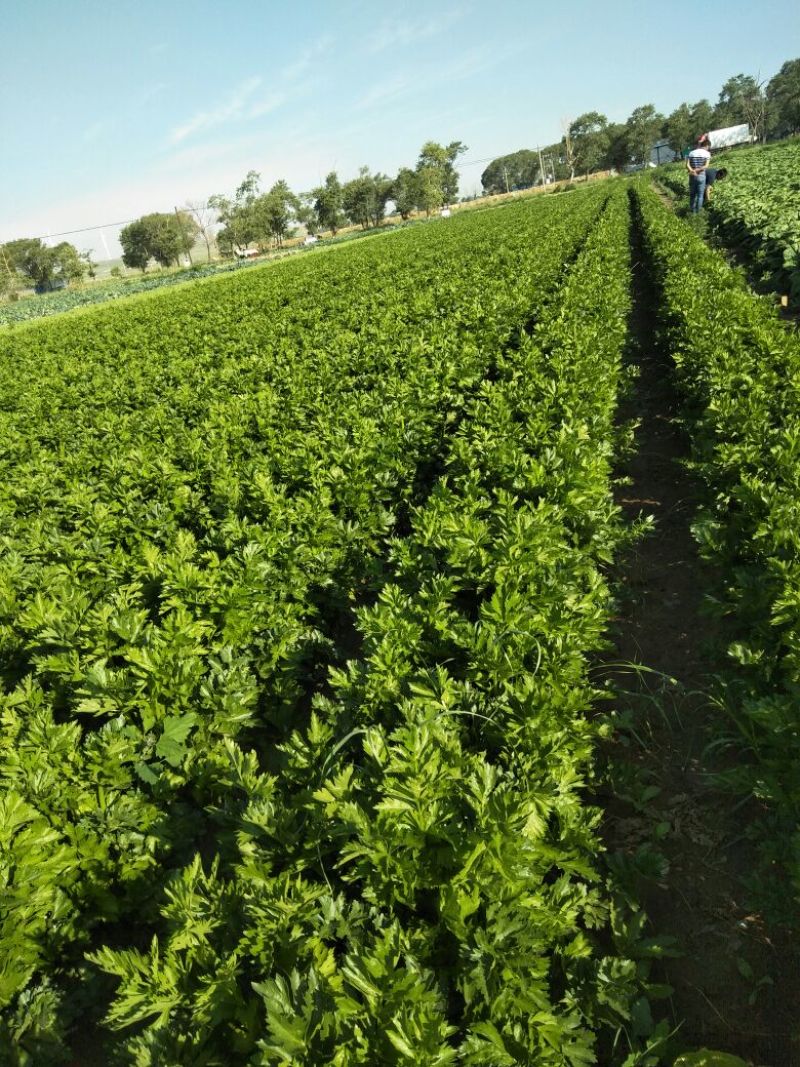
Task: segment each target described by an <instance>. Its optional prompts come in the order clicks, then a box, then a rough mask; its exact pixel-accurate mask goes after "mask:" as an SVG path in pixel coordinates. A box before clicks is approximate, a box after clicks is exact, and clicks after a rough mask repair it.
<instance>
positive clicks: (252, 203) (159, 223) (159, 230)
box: [119, 141, 466, 270]
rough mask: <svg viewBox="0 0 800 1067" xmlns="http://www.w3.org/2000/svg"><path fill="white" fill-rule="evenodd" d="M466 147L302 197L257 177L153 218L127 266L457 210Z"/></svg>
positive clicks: (142, 226) (128, 242) (425, 153)
mask: <svg viewBox="0 0 800 1067" xmlns="http://www.w3.org/2000/svg"><path fill="white" fill-rule="evenodd" d="M465 151H466V145H464V144H462V143H461V141H453V142H451V143H450V144H448V145H440V144H437V143H436V142H435V141H427V142H426V143H425V144H424V145H423V146H422V149H421V150H420V154H419V158H418V160H417V164H416V166H415V167H414V168H411V167H401V169H400V170H399V171H398V173H397V174H396V175H395V176H394V177H389V176H388V175H386V174H381V173H371V172H370V169H369V167H361V168H360V170H359V172H358V174H357V175H356V176H355V177H354V178H352V179H351V180H350V181H347V182H344V183H343V182H341V181H340V179H339V176H338V174H337V173H336V171H331V172H330V174H328V175H327V177H326V178H325V180H324V182H323V183H322V184H321V185H319V186H317V187H316V188H314V189H311V190H310V191H308V192H305V193H295V192H293V191H292V189H291V188H290V187H289V185H288V183H287V182H285V181H283V180H280V181H277V182H275V183H274V184H273V185H272V186H271V187H270V188H269V189H267V190H265V191H264V190H262V189H261V184H260V183H261V175H260V174H258V173H257V172H256V171H254V170H251V171H249V172H248V173H247V175H246V176H245V178H244V180H243V181H242V182H241V184H240V185H239V186H238V187H237V189H236V190H235V192H234V193H233V194H230V195H229V194H224V193H215V194H214V195H212V196H210V197H209V198H208V202H207V203H205V204H191V203H190V204H187V205H186V206H185V207H184V209H183V210H181V211H176V212H175V213H174V214H172V215H170V214H161V215H159V214H155V215H146V216H144V217H143V218H141V219H138V220H137V221H136V222H133V223H131V224H130V225H129V226H126V227H125V229H123V230H122V232H121V233H120V238H119V240H120V244H121V245H122V259H123V262H124V263H125V265H126V266H128V267H139V268H140V269H142V270H144V269H146V267H147V264H148V263H149V262H150V260H153V259H154V260H155V261H156V262H157V263H160V264H162V265H165V266H166V265H168V264H170V263H174V262H178V261H179V259H180V256H181V255H182V254H184V253H186V252H187V251H188V250H189V249H190V248H191V247H192V246H193V245H194V244H195V242H196V241H197V240H198V239H199V238H201V237H202V239H203V240H204V241H205V244H206V249H207V256H208V258H209V259H210V258H211V241H212V239H213V240H215V241H216V244H217V248H218V250H219V251H220V253H221V254H222V255H225V256H231V255H235V254H237V253H239V252H241V251H242V250H243V249H245V248H248V247H250V246H251V245H256V246H257V247H258V248H259V249H260V250H262V251H263V250H266V249H268V248H274V247H278V248H279V247H280V246H281V245H282V244H283V242H284V241H285V240H286V238H287V237H288V236H290V235H291V234H292V233H293V232H294V231H295V229H296V227H298V226H303V227H304V228H305V230H306V231H307V232H308V233H310V234H317V233H321V232H322V231H328V232H330V233H332V234H334V235H335V234H336V233H337V232H338V231H339V230H340V229H341V228H342V227H343V226H346V225H348V224H349V225H354V226H361V227H363V228H364V229H368V228H369V227H372V226H379V225H380V224H381V222H382V220H383V218H384V216H385V214H386V209H387V205H388V204H389V203H390V202H392V203H394V206H395V210H396V211H397V212H398V213H399V214H400V215H401V216H402V218H404V219H406V218H408V217H409V215H410V214H411V212H412V211H414V210H420V211H425V212H426V213H428V214H430V213H431V212H432V211H435V210H437V209H438V208H440V207H443V206H444V205H445V204H448V203H451V202H452V201H453V200H454V199H455V198H456V196H457V194H458V174H457V172H456V169H455V161H456V159H457V158H458V156H459V155H461V153H462V152H465Z"/></svg>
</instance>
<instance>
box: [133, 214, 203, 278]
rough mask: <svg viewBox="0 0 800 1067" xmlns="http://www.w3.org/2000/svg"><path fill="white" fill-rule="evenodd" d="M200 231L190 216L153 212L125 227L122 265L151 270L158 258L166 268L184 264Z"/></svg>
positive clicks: (158, 261)
mask: <svg viewBox="0 0 800 1067" xmlns="http://www.w3.org/2000/svg"><path fill="white" fill-rule="evenodd" d="M196 233H197V230H196V225H195V223H194V221H193V220H192V218H191V216H189V215H188V214H185V213H183V214H179V215H175V214H174V213H172V212H159V211H156V212H152V213H151V214H150V215H143V216H142V217H141V218H140V219H137V220H136V221H135V222H132V223H130V224H129V225H128V226H125V227H124V229H123V230H122V232H121V233H120V235H119V243H120V244H121V245H122V262H123V263H124V264H125V266H126V267H135V268H137V269H139V270H141V271H145V270H147V264H148V263H149V262H150V260H151V259H154V260H155V261H156V262H157V263H159V264H160V265H161V266H162V267H168V266H169V265H170V264H171V263H180V257H181V255H183V254H185V253H186V249H187V248H191V246H192V243H193V241H194V237H195V236H196Z"/></svg>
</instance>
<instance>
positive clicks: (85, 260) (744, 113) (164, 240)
mask: <svg viewBox="0 0 800 1067" xmlns="http://www.w3.org/2000/svg"><path fill="white" fill-rule="evenodd" d="M740 122H747V123H748V124H749V126H750V129H751V132H752V134H753V136H754V138H755V139H756V140H762V141H763V140H767V139H772V138H779V137H786V136H790V135H792V134H795V133H798V132H800V59H792V60H789V61H787V62H786V63H784V64H783V66H782V67H781V69H780V71H778V73H777V74H776V75H775V76H774V77H773V78H772V79H771V80H770V81H769V82H765V81H760V80H759V79H758V78H756V77H753V76H752V75H747V74H737V75H735V77H732V78H729V79H728V80H727V81H726V82H725V84H724V85H723V86H722V89H721V90H720V93H719V98H718V100H717V103H716V104H711V103H709V101H708V100H705V99H704V100H699V101H697V102H696V103H693V104H690V103H683V104H681V105H680V106H679V107H677V108H675V110H674V111H673V112H672V113H671V114H670V115H666V116H665V115H662V114H661V113H659V112H658V111H657V110H656V108H655V107H654V105H653V104H645V105H643V106H641V107H637V108H635V109H634V110H633V112H632V113H631V115H630V116H629V117H628V119H627V120H626V121H625V122H624V123H615V122H609V121H608V119H607V118H606V116H605V115H603V114H602V113H601V112H598V111H587V112H586V113H584V114H583V115H579V116H578V118H576V119H574V120H573V121H571V122H569V123H568V124H566V126H565V128H564V131H563V136H562V138H561V140H559V141H557V142H555V143H554V144H551V145H547V146H545V147H544V148H542V149H541V150H536V151H533V150H531V149H521V150H520V151H518V152H512V153H510V154H508V155H505V156H500V157H498V158H497V159H494V160H493V161H492V162H491V163H490V164H489V166H488V167H487V168H486V169H485V170H484V172H483V174H482V175H481V184H482V186H483V191H484V193H486V194H492V193H500V192H505V191H507V190H510V189H519V188H527V187H528V186H531V185H535V184H539V183H542V182H544V181H546V180H548V179H549V178H552V179H556V180H558V179H565V178H574V177H575V176H576V174H590V173H592V172H594V171H598V170H607V169H611V168H615V169H617V170H622V169H623V168H624V167H626V166H628V165H629V164H640V165H641V164H645V163H647V162H648V161H649V159H650V153H651V150H652V146H653V145H654V144H655V143H656V142H657V141H659V140H662V141H665V142H666V144H667V145H668V146H669V147H670V148H671V149H672V150H673V151H674V152H676V153H678V154H680V153H681V152H682V151H683V150H684V149H685V148H686V147H687V146H688V145H690V144H691V143H692V141H693V140H694V138H695V137H696V136H697V134H698V133H702V132H705V131H707V130H710V129H715V128H719V127H724V126H730V125H736V124H738V123H740ZM466 150H467V149H466V145H464V144H463V143H462V142H461V141H452V142H451V143H450V144H448V145H442V144H438V143H437V142H435V141H427V142H426V143H425V144H424V145H423V146H422V148H421V150H420V153H419V157H418V159H417V162H416V165H415V166H413V167H408V166H406V167H401V168H400V169H399V171H398V172H397V174H395V175H394V176H393V177H390V176H389V175H386V174H382V173H380V172H377V173H372V172H371V171H370V169H369V167H366V166H364V167H361V168H360V170H359V172H358V174H357V175H356V176H355V177H354V178H352V179H350V180H349V181H346V182H342V181H341V180H340V179H339V176H338V174H337V172H336V171H331V172H330V173H329V174H328V175H327V177H326V178H325V180H324V181H323V182H322V184H321V185H319V186H317V187H316V188H314V189H311V190H309V191H308V192H305V193H295V192H293V191H292V190H291V189H290V188H289V185H288V184H287V183H286V182H285V181H282V180H281V181H277V182H275V183H274V184H273V185H272V186H271V187H270V188H269V189H267V190H266V191H262V189H261V186H260V182H261V176H260V175H259V174H258V173H257V172H256V171H252V170H251V171H249V172H248V174H247V175H246V176H245V178H244V179H243V181H242V182H241V184H240V185H239V186H238V187H237V189H236V190H235V192H234V193H232V194H230V195H228V194H221V193H215V194H214V195H213V196H210V197H209V198H208V201H207V202H206V203H187V204H186V205H184V207H183V208H181V209H180V210H176V211H175V212H153V213H150V214H148V215H143V216H142V217H141V218H139V219H137V220H136V221H135V222H132V223H130V224H129V225H127V226H125V227H124V229H123V230H122V231H121V233H120V238H119V240H120V244H121V246H122V253H123V254H122V260H123V262H124V263H125V265H126V266H127V267H131V268H136V269H139V270H142V271H144V270H146V269H147V267H148V265H149V264H150V263H152V262H156V263H157V264H159V265H160V266H165V267H166V266H170V265H172V264H176V263H180V262H181V260H182V258H183V257H184V256H188V257H189V259H190V260H191V250H192V248H193V247H194V246H195V244H196V243H197V242H198V240H200V239H202V240H203V241H204V242H205V245H206V254H207V258H208V259H209V260H210V259H211V246H212V241H216V244H217V248H218V249H219V251H220V253H221V254H222V255H228V256H230V255H234V254H236V253H237V252H239V251H241V250H242V249H244V248H247V247H249V246H251V245H255V246H256V247H258V248H259V249H260V250H266V249H267V248H271V247H276V246H278V247H280V245H281V244H283V242H284V240H285V239H286V238H287V236H288V235H290V234H291V233H292V232H293V231H294V229H295V227H297V226H303V227H305V229H306V230H307V232H308V233H311V234H317V233H321V232H323V231H326V232H329V233H332V234H334V235H335V234H336V233H337V231H338V230H339V229H341V228H342V227H343V226H346V225H348V224H350V225H355V226H362V227H363V228H364V229H367V228H369V227H372V226H379V225H380V223H381V222H382V220H383V218H384V216H385V214H386V210H387V206H388V204H389V203H393V204H394V208H395V210H396V211H397V212H398V214H399V215H400V216H401V217H402V218H403V219H407V218H408V217H409V216H410V214H411V213H412V212H413V211H424V212H425V213H426V214H430V213H431V212H433V211H436V210H438V209H439V208H441V207H443V206H445V205H447V204H450V203H452V202H453V201H454V200H456V199H457V195H458V173H457V170H456V160H457V159H458V157H459V156H460V155H461V154H462V153H464V152H465V151H466ZM87 274H88V275H89V276H90V277H93V276H94V264H93V263H92V261H91V257H90V255H89V253H88V252H82V253H81V252H78V250H77V249H76V248H75V247H74V246H73V245H71V244H69V243H68V242H66V241H62V242H61V243H60V244H58V245H56V246H55V247H53V248H50V247H48V246H47V245H46V244H45V243H44V242H43V241H42V240H40V239H38V238H21V239H19V240H16V241H8V242H7V243H6V244H4V245H0V294H3V293H11V294H13V293H14V292H15V291H16V290H17V289H19V288H20V287H22V286H32V287H35V288H36V289H37V290H38V291H40V292H41V291H45V290H47V289H50V288H56V287H59V286H61V285H66V284H68V283H69V282H73V281H78V280H80V279H82V278H84V277H85V276H86V275H87Z"/></svg>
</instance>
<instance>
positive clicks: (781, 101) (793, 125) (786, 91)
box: [767, 59, 800, 137]
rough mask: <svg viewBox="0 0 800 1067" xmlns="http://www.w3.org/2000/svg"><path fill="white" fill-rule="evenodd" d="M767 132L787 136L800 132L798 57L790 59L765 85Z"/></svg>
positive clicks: (799, 71) (799, 69)
mask: <svg viewBox="0 0 800 1067" xmlns="http://www.w3.org/2000/svg"><path fill="white" fill-rule="evenodd" d="M767 100H768V102H769V132H770V133H771V134H772V135H773V136H775V137H788V136H789V134H792V133H798V132H800V59H790V60H788V61H787V62H786V63H784V64H783V66H782V67H781V69H780V70H779V71H778V73H777V74H776V75H775V77H774V78H773V79H772V81H770V83H769V85H768V86H767Z"/></svg>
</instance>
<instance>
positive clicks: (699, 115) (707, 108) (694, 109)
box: [687, 100, 724, 147]
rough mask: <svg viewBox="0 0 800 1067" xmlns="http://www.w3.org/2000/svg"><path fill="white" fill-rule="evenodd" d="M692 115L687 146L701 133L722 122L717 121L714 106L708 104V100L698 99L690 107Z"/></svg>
mask: <svg viewBox="0 0 800 1067" xmlns="http://www.w3.org/2000/svg"><path fill="white" fill-rule="evenodd" d="M690 112H691V116H692V130H691V134H690V136H689V140H688V141H687V147H688V146H689V145H693V144H694V143H695V141H696V140H697V138H698V137H699V136H700V134H701V133H708V131H709V130H715V129H717V128H718V126H721V125H722V126H724V123H718V122H717V115H716V108H714V107H712V106H711V104H709V102H708V100H698V101H697V103H695V104H692V106H691V108H690Z"/></svg>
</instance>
